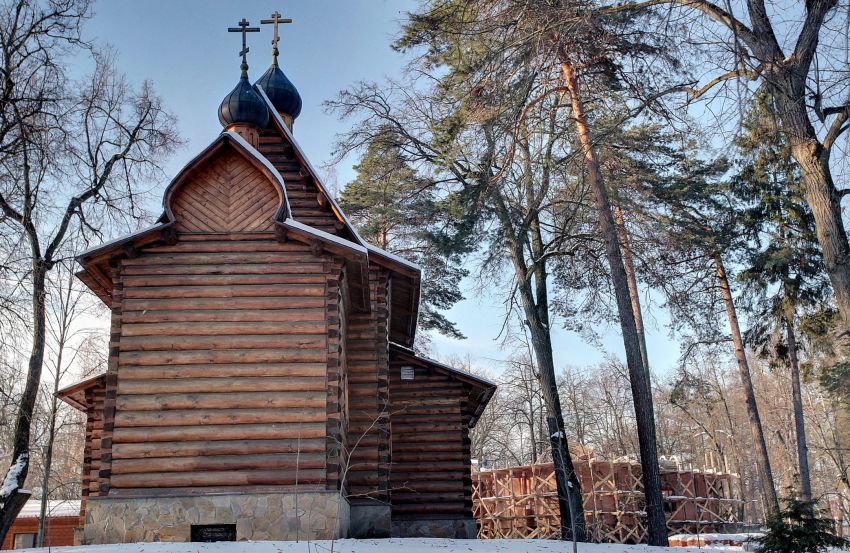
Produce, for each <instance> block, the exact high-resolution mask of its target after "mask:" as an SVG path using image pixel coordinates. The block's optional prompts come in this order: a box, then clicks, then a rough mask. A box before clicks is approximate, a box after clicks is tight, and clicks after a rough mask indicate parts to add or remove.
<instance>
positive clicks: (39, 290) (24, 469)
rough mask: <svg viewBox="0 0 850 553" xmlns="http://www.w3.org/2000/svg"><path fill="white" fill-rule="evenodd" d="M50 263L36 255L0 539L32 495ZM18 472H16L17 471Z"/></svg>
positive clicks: (0, 508)
mask: <svg viewBox="0 0 850 553" xmlns="http://www.w3.org/2000/svg"><path fill="white" fill-rule="evenodd" d="M46 281H47V267H46V265H45V263H44V262H43V261H42V260H41V258H40V256H34V261H33V274H32V312H33V320H32V324H33V332H32V350H31V351H30V358H29V363H28V365H27V381H26V385H25V386H24V393H23V395H22V396H21V403H20V404H19V406H18V414H17V417H16V421H15V434H14V436H13V438H12V439H13V444H12V460H11V466H10V467H9V470H8V471H7V473H6V476H5V478H4V479H3V481H4V483H12V484H13V485H12V486H11V487H10V488H9V489H8V490H7V493H4V494H3V495H2V496H0V543H2V542H3V540H5V539H6V534H8V533H9V528H11V527H12V523H13V522H15V518H16V517H17V516H18V513H19V512H20V510H21V509H22V508H23V506H24V503H26V501H27V499H29V496H30V494H29V492H26V491H24V490H23V486H24V481H25V480H26V479H27V473H28V472H29V467H30V429H31V426H32V414H33V411H34V410H35V402H36V399H37V397H38V388H39V384H40V383H41V367H42V364H43V362H44V348H45V336H46V334H45V324H46V315H45V310H46V307H45V302H46V297H47V283H46ZM13 473H14V474H13Z"/></svg>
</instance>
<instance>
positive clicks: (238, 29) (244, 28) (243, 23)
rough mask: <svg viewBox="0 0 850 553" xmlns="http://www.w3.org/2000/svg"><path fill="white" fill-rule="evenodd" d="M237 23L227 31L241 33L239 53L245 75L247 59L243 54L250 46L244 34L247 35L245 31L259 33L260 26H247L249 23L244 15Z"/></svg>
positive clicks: (246, 72) (246, 73)
mask: <svg viewBox="0 0 850 553" xmlns="http://www.w3.org/2000/svg"><path fill="white" fill-rule="evenodd" d="M237 25H239V26H238V27H228V28H227V32H228V33H242V51H241V52H239V55H240V56H242V72H243V73H244V74H245V76H247V75H248V59H247V58H246V57H245V54H247V53H248V51H249V50H250V48H248V45H247V42H246V36H247V35H246V33H259V32H260V28H259V27H249V26H248V25H250V23H249V22H248V20H247V19H245V18H244V17H243V18H242V21H240V22H239V23H237Z"/></svg>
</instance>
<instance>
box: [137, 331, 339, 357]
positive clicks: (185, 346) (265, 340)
mask: <svg viewBox="0 0 850 553" xmlns="http://www.w3.org/2000/svg"><path fill="white" fill-rule="evenodd" d="M326 344H327V337H326V336H323V335H319V334H286V335H269V334H247V335H239V336H204V335H201V336H197V335H195V336H121V353H122V354H123V353H124V352H130V351H171V350H196V349H213V350H214V349H248V348H257V349H268V348H277V347H280V348H298V349H301V348H310V349H314V348H322V347H326Z"/></svg>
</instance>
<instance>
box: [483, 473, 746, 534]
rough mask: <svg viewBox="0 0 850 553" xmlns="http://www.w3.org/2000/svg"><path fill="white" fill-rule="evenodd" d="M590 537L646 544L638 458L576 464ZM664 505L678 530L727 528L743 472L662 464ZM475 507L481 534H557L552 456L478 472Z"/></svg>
mask: <svg viewBox="0 0 850 553" xmlns="http://www.w3.org/2000/svg"><path fill="white" fill-rule="evenodd" d="M575 469H576V474H577V475H578V478H579V481H580V482H581V487H582V492H583V499H584V517H585V522H586V524H587V530H588V534H589V536H590V539H591V540H592V541H594V542H598V543H642V542H644V541H645V538H646V512H645V500H644V493H643V483H642V481H641V467H640V464H639V463H637V462H635V461H630V460H618V461H601V460H594V459H589V460H579V461H577V462H576V463H575ZM661 482H662V492H663V494H664V510H665V512H666V514H667V526H668V529H669V531H670V532H671V533H701V532H715V531H719V530H721V527H722V526H725V525H728V524H734V523H736V522H737V521H738V520H739V519H740V518H739V515H740V510H741V507H742V505H743V502H742V500H741V499H740V487H739V482H738V476H737V475H735V474H729V473H722V472H715V471H712V470H692V469H687V470H683V469H680V468H678V467H670V466H669V465H668V466H664V467H662V471H661ZM472 498H473V509H474V512H475V517H476V519H477V520H478V523H479V537H480V538H485V539H488V538H490V539H492V538H524V539H529V538H557V537H559V536H560V522H559V510H558V501H557V491H556V486H555V475H554V470H553V467H552V463H544V464H537V465H527V466H521V467H509V468H503V469H496V470H484V471H478V472H474V473H473V488H472Z"/></svg>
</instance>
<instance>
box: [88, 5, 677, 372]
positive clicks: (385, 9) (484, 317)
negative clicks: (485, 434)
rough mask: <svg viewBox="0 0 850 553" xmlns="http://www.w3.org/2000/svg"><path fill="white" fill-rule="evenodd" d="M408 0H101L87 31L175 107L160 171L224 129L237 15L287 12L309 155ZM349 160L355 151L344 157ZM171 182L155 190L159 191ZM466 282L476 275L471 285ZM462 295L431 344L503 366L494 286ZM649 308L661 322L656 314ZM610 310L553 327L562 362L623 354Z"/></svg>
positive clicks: (386, 61)
mask: <svg viewBox="0 0 850 553" xmlns="http://www.w3.org/2000/svg"><path fill="white" fill-rule="evenodd" d="M414 6H415V3H414V2H412V1H409V0H395V1H386V0H383V1H382V0H344V1H343V0H334V1H330V0H324V1H307V0H301V1H298V2H286V3H283V2H272V1H250V2H248V1H240V2H234V1H232V0H230V1H224V0H204V1H201V0H180V1H174V0H147V1H146V2H144V4H142V3H139V2H137V1H129V0H108V1H106V0H101V1H100V2H98V3H97V4H96V5H95V16H94V18H93V19H92V20H91V21H90V22H89V23H88V24H87V26H86V34H87V35H88V36H89V37H90V38H93V39H96V40H97V41H98V42H99V43H101V44H109V45H111V47H112V48H113V49H114V50H115V53H116V55H117V58H118V64H119V67H120V68H121V69H122V70H123V71H124V72H125V73H126V74H127V75H128V77H129V78H130V79H131V80H132V81H134V82H136V83H139V82H141V81H142V80H144V79H150V80H151V81H153V84H154V88H155V90H156V91H157V92H158V93H159V94H160V95H161V96H162V97H163V99H164V100H165V103H166V105H167V107H168V109H169V110H170V111H172V112H173V113H174V114H176V115H177V117H178V121H179V129H180V132H181V133H182V135H183V137H184V138H185V139H186V140H187V146H186V147H185V148H184V149H183V150H181V151H180V152H178V154H177V155H175V156H174V158H173V159H172V161H171V162H170V164H169V166H168V167H167V171H166V172H167V174H168V175H173V174H175V173H176V172H177V171H178V170H179V169H180V167H181V166H182V165H183V164H184V163H185V162H187V161H188V160H189V159H191V158H192V157H194V155H195V154H196V153H197V152H198V151H200V150H201V149H202V148H204V147H205V146H206V145H207V144H208V143H209V142H211V141H212V140H213V139H214V138H215V137H216V136H217V135H218V133H219V132H220V131H221V126H220V124H219V122H218V119H217V116H216V110H217V109H218V105H219V102H220V101H221V99H222V97H224V95H225V94H227V93H228V92H229V91H230V90H231V89H232V88H233V86H234V85H235V84H236V81H237V79H238V77H239V61H240V60H239V56H238V52H239V49H240V47H241V42H240V37H239V35H238V34H235V33H228V32H227V27H231V26H235V24H236V22H238V21H239V20H240V19H241V18H243V17H245V18H247V19H248V20H249V21H250V22H251V23H252V24H254V25H258V23H259V20H260V19H262V18H266V17H268V16H269V15H270V14H271V13H272V12H274V11H275V10H278V11H280V12H281V13H282V14H283V15H284V16H287V17H291V18H292V19H294V23H293V24H289V25H284V26H283V30H282V40H281V46H280V50H281V57H280V59H281V67H282V68H283V70H284V72H285V73H286V74H287V76H289V78H290V79H291V80H292V81H293V83H294V84H295V86H296V87H297V88H298V90H299V92H300V93H301V96H302V98H303V101H304V107H303V110H302V112H301V116H300V117H299V118H298V120H297V121H296V124H295V135H296V137H297V139H298V141H299V142H300V143H301V145H302V146H303V147H304V149H305V150H306V153H307V155H308V156H309V157H310V159H311V160H312V161H313V163H314V165H321V164H323V163H324V162H325V161H326V160H327V159H328V158H329V156H330V151H331V147H332V144H333V141H334V136H335V135H336V134H337V133H339V132H344V131H345V130H346V128H347V126H346V125H347V123H343V122H340V121H339V120H338V118H337V117H336V116H334V115H330V114H326V113H324V111H323V109H322V102H323V101H325V100H327V99H329V98H332V97H333V96H334V95H335V94H336V93H337V92H338V91H339V90H341V89H343V88H346V87H348V86H350V85H352V84H354V83H356V82H357V81H360V80H364V81H373V80H374V81H380V80H381V79H383V78H384V77H387V76H389V77H393V76H397V75H399V74H400V72H401V71H402V70H403V67H404V63H405V60H404V58H403V57H402V56H401V55H400V54H398V53H396V52H394V51H392V49H391V48H390V47H389V44H390V43H391V42H392V39H393V38H394V37H395V36H396V35H397V33H398V29H399V22H400V20H401V19H402V18H403V16H404V13H405V11H406V10H410V9H413V8H414ZM262 27H263V30H262V32H260V33H253V34H250V35H249V46H250V48H251V51H250V53H249V54H248V63H249V65H250V67H251V69H250V71H249V73H250V76H251V79H252V80H253V79H256V78H257V77H259V76H260V75H261V74H262V73H263V72H264V71H265V70H266V68H267V67H268V65H269V63H270V61H271V46H270V43H271V37H272V31H271V28H270V27H269V26H262ZM350 161H353V160H350ZM336 171H337V175H338V181H339V183H340V184H344V183H345V182H347V181H348V180H349V179H350V178H351V176H352V175H353V171H352V169H351V163H350V162H347V163H344V164H341V165H340V166H339V167H337V168H336ZM166 185H167V182H163V183H160V185H159V187H158V188H156V189H155V190H154V194H155V195H156V196H157V197H159V196H160V194H161V192H162V190H164V188H165V186H166ZM469 288H471V287H469ZM466 295H467V298H468V299H467V300H465V301H463V302H461V303H459V304H458V305H457V306H455V308H453V309H452V310H451V312H450V313H449V316H450V317H451V318H452V319H453V320H455V321H456V322H457V323H458V326H459V328H460V330H461V331H462V332H463V333H464V334H465V335H466V336H467V339H466V340H461V341H457V340H449V339H446V338H443V337H435V339H434V341H433V343H432V350H433V351H432V352H431V355H432V356H438V357H446V356H455V355H456V356H460V357H467V355H468V356H469V357H470V358H471V360H472V361H473V362H474V363H476V364H477V365H479V366H481V367H485V368H486V367H488V366H489V367H490V368H492V370H494V371H498V370H499V368H498V366H497V365H496V364H494V363H493V362H492V361H491V360H499V359H504V358H505V357H506V356H507V354H508V352H505V351H501V350H500V348H499V342H498V341H497V337H498V334H499V331H500V329H501V327H502V320H503V312H504V310H503V306H502V300H501V298H500V297H488V296H480V295H476V294H475V293H473V292H472V291H471V290H470V291H467V293H466ZM656 311H657V312H652V313H647V315H646V318H647V319H649V320H650V323H649V326H650V329H649V334H648V347H649V354H650V361H651V364H652V367H653V371H654V372H656V373H658V374H664V373H667V372H669V371H670V370H671V369H672V368H673V367H674V366H675V362H676V359H677V357H678V355H679V345H678V343H676V342H674V341H670V340H669V338H668V337H667V329H666V328H664V326H663V325H664V323H666V320H667V319H666V317H665V316H664V314H663V313H662V312H660V310H656ZM652 320H655V321H656V322H655V323H653V322H652ZM617 326H618V325H617V323H616V321H614V322H613V325H609V328H606V329H598V331H599V332H602V333H603V339H602V347H603V348H604V350H605V351H603V350H601V349H599V348H597V347H596V346H592V345H588V344H586V343H584V342H583V341H582V340H581V339H580V338H579V337H578V336H576V335H575V334H572V333H568V332H565V331H562V330H560V329H557V328H555V329H553V345H554V349H555V352H554V353H555V360H556V364H557V366H558V367H563V366H566V365H571V366H577V367H581V366H586V365H590V364H596V363H598V362H600V361H602V360H603V359H604V357H605V355H606V353H607V354H609V355H614V356H617V357H622V343H621V342H620V337H619V334H618V333H617V332H616V327H617Z"/></svg>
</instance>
